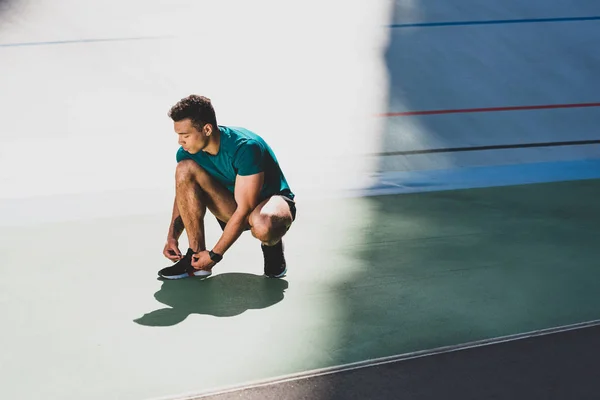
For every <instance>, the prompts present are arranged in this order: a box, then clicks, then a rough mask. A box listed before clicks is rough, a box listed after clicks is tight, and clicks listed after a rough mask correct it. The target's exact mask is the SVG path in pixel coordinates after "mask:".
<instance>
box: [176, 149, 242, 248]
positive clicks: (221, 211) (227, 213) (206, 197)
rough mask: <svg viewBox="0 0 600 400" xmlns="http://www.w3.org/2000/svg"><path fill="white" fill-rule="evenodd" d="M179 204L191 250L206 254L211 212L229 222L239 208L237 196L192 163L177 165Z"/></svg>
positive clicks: (177, 200) (177, 198) (189, 161)
mask: <svg viewBox="0 0 600 400" xmlns="http://www.w3.org/2000/svg"><path fill="white" fill-rule="evenodd" d="M175 183H176V197H175V198H176V202H177V208H178V209H179V214H180V216H181V219H182V221H183V225H184V226H185V230H186V233H187V237H188V241H189V245H190V248H191V249H192V250H194V251H195V252H198V251H203V250H206V241H205V235H204V217H205V215H206V209H207V208H208V209H209V210H210V212H211V213H213V214H214V215H215V216H216V217H217V218H219V219H220V220H222V221H228V220H229V218H230V217H231V215H232V214H233V213H234V211H235V209H236V208H237V205H236V202H235V199H234V197H233V194H231V192H229V191H228V190H227V188H225V187H224V186H222V185H221V184H220V183H219V182H217V181H216V180H215V179H214V178H212V177H211V176H210V175H209V174H208V173H207V172H206V171H205V170H204V169H202V167H200V166H199V165H198V164H196V162H194V161H192V160H183V161H181V162H179V163H178V164H177V169H176V172H175Z"/></svg>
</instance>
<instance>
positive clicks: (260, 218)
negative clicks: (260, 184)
mask: <svg viewBox="0 0 600 400" xmlns="http://www.w3.org/2000/svg"><path fill="white" fill-rule="evenodd" d="M249 220H250V226H251V227H252V228H251V232H252V236H254V237H255V238H257V239H258V240H260V241H261V243H262V244H263V245H264V246H274V245H276V244H277V243H279V241H280V240H281V238H282V237H283V236H284V235H285V234H286V232H287V230H288V228H289V227H290V226H291V225H292V220H293V218H292V213H291V211H290V206H289V205H288V203H287V201H285V200H284V199H283V197H281V196H272V197H270V198H269V199H267V200H264V201H263V202H262V203H260V204H259V205H258V206H257V207H256V208H255V209H254V211H252V213H251V214H250V218H249Z"/></svg>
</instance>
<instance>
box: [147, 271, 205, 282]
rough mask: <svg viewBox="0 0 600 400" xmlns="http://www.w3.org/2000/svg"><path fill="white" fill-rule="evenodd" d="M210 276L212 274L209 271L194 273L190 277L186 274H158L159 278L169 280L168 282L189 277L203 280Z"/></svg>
mask: <svg viewBox="0 0 600 400" xmlns="http://www.w3.org/2000/svg"><path fill="white" fill-rule="evenodd" d="M211 275H212V272H209V271H196V272H194V273H193V274H192V275H190V274H188V273H185V274H179V275H169V276H167V275H162V274H160V273H159V274H158V276H160V277H161V278H164V279H169V280H175V279H184V278H191V277H194V276H200V277H203V278H207V277H209V276H211Z"/></svg>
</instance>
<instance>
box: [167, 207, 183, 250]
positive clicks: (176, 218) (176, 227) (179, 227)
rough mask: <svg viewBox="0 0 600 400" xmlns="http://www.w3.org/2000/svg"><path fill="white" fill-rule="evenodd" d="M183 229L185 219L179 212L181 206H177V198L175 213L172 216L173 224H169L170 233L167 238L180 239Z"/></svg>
mask: <svg viewBox="0 0 600 400" xmlns="http://www.w3.org/2000/svg"><path fill="white" fill-rule="evenodd" d="M183 229H184V225H183V220H182V219H181V215H180V214H179V208H177V200H175V201H174V202H173V214H172V216H171V225H169V234H168V236H167V239H175V240H179V237H180V236H181V234H182V233H183Z"/></svg>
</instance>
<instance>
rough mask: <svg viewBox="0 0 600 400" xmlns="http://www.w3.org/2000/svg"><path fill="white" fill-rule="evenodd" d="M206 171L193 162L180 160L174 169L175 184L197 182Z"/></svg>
mask: <svg viewBox="0 0 600 400" xmlns="http://www.w3.org/2000/svg"><path fill="white" fill-rule="evenodd" d="M205 174H206V171H205V170H204V169H203V168H202V167H201V166H199V165H198V164H197V163H196V162H195V161H193V160H182V161H180V162H178V163H177V167H176V168H175V180H176V181H177V183H184V182H189V181H192V180H195V181H199V180H200V179H201V178H202V176H203V175H205Z"/></svg>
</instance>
